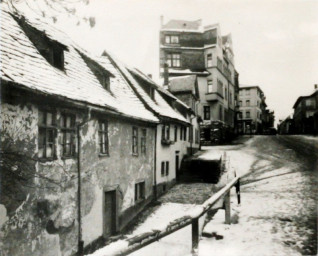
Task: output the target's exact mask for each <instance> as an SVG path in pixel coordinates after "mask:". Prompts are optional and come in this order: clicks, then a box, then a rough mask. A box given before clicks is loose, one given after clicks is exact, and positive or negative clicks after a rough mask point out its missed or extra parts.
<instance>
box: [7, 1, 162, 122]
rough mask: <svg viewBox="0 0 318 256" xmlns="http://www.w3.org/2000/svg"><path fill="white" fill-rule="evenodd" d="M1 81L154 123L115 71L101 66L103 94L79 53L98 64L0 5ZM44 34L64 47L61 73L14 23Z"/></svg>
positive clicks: (61, 35) (49, 28) (44, 25)
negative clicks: (104, 74)
mask: <svg viewBox="0 0 318 256" xmlns="http://www.w3.org/2000/svg"><path fill="white" fill-rule="evenodd" d="M1 9H2V13H1V14H2V17H1V64H2V65H1V79H3V80H6V81H9V82H13V83H14V84H15V85H18V86H20V87H21V88H25V89H28V90H31V91H34V92H39V93H43V94H47V95H52V96H59V97H62V98H65V99H69V100H73V101H77V102H83V103H88V104H92V105H94V106H99V107H104V108H108V109H112V110H114V111H115V112H118V113H119V114H122V115H125V116H127V117H131V118H137V119H140V120H144V121H151V122H158V118H157V117H155V116H154V115H153V113H151V112H150V111H148V110H147V109H146V108H145V106H144V105H143V104H142V102H141V101H140V100H139V99H138V97H137V95H135V94H134V92H133V90H132V89H131V88H130V86H129V85H128V84H127V82H126V81H125V80H124V79H122V77H121V76H120V75H119V73H118V71H117V70H116V68H115V67H114V66H112V65H104V66H105V70H106V71H107V72H108V73H111V74H112V76H114V77H111V78H110V91H111V92H109V91H107V90H106V89H105V88H104V87H103V86H102V85H101V84H100V82H99V80H98V79H97V77H96V76H95V75H94V73H93V72H92V70H91V69H90V68H89V66H88V65H87V63H86V62H85V61H84V59H83V58H82V56H81V54H80V52H82V53H83V54H85V55H86V56H89V58H90V59H92V60H94V61H98V58H95V57H93V56H91V55H90V54H88V53H87V52H84V51H83V50H82V49H80V48H79V47H77V46H76V44H75V43H74V42H72V40H71V39H70V38H69V37H68V36H67V35H65V34H64V33H63V32H61V31H59V30H57V29H56V28H54V27H53V26H52V25H49V24H47V23H45V22H44V21H40V20H32V21H31V20H29V19H26V18H24V17H18V16H17V15H15V14H13V13H11V12H10V11H9V10H8V9H7V7H6V5H5V4H1ZM20 19H22V21H23V22H26V23H27V24H28V25H29V26H31V27H33V28H35V29H36V30H38V31H40V32H41V33H44V34H45V36H47V37H48V38H49V39H51V40H53V41H56V42H58V43H60V44H62V45H64V46H66V50H65V51H64V70H59V69H57V68H55V67H53V66H52V65H51V64H50V63H49V62H48V61H47V60H46V59H45V58H44V57H43V56H42V55H41V54H40V53H39V51H38V49H37V48H36V47H35V45H34V44H33V43H32V42H31V41H30V39H29V37H28V36H27V35H26V33H25V31H24V30H23V28H22V27H21V26H20V25H19V23H18V21H20Z"/></svg>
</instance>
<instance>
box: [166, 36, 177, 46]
mask: <svg viewBox="0 0 318 256" xmlns="http://www.w3.org/2000/svg"><path fill="white" fill-rule="evenodd" d="M165 42H166V44H178V43H179V36H177V35H166V37H165Z"/></svg>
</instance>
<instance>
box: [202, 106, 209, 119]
mask: <svg viewBox="0 0 318 256" xmlns="http://www.w3.org/2000/svg"><path fill="white" fill-rule="evenodd" d="M210 118H211V117H210V106H204V107H203V119H204V120H210Z"/></svg>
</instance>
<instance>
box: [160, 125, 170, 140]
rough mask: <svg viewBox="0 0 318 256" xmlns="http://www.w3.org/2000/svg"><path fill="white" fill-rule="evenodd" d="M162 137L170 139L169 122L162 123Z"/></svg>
mask: <svg viewBox="0 0 318 256" xmlns="http://www.w3.org/2000/svg"><path fill="white" fill-rule="evenodd" d="M161 139H162V140H170V125H168V124H164V125H162V131H161Z"/></svg>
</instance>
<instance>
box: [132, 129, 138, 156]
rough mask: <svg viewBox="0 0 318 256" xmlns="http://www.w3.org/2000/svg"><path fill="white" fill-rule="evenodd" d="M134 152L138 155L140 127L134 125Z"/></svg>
mask: <svg viewBox="0 0 318 256" xmlns="http://www.w3.org/2000/svg"><path fill="white" fill-rule="evenodd" d="M132 153H133V154H134V155H138V129H137V127H133V130H132Z"/></svg>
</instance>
